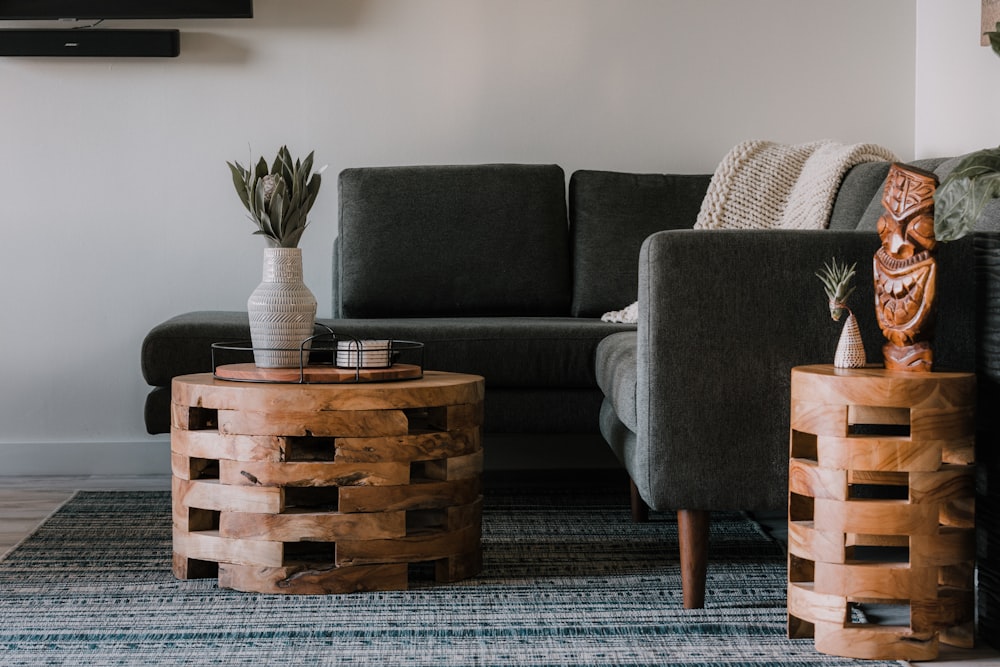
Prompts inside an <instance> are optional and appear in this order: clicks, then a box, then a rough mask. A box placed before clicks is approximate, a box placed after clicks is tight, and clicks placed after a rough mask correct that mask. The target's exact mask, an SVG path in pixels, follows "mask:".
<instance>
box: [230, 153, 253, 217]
mask: <svg viewBox="0 0 1000 667" xmlns="http://www.w3.org/2000/svg"><path fill="white" fill-rule="evenodd" d="M226 164H228V165H229V170H230V171H231V172H232V174H233V186H234V187H235V188H236V194H238V195H239V197H240V201H241V202H243V206H244V207H246V209H247V210H248V211H249V210H250V192H249V191H248V190H247V182H246V170H245V169H243V167H241V166H240V165H239V163H236V164H233V163H232V162H227V163H226Z"/></svg>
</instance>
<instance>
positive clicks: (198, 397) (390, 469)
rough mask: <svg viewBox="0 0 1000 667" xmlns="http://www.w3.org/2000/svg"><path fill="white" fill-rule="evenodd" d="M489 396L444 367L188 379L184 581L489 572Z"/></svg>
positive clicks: (178, 442) (319, 586)
mask: <svg viewBox="0 0 1000 667" xmlns="http://www.w3.org/2000/svg"><path fill="white" fill-rule="evenodd" d="M483 394H484V381H483V378H481V377H479V376H476V375H461V374H455V373H441V372H434V371H427V372H425V373H424V375H423V378H421V379H414V380H403V381H398V382H379V383H358V384H353V383H349V384H261V383H246V382H230V381H224V380H219V379H216V378H214V377H213V376H212V374H200V375H186V376H182V377H178V378H175V379H174V381H173V385H172V406H171V408H172V416H171V419H172V428H171V438H170V444H171V454H172V467H173V522H174V528H173V549H174V564H173V570H174V574H175V576H177V577H178V578H180V579H189V578H197V577H214V576H218V578H219V586H221V587H223V588H233V589H236V590H241V591H250V592H260V593H304V594H319V593H346V592H352V591H362V590H392V589H405V588H407V587H408V585H409V582H410V578H411V574H413V575H414V576H416V574H418V573H417V572H416V570H417V569H419V568H411V566H412V565H414V564H417V563H433V568H432V569H433V574H434V579H435V581H437V582H450V581H456V580H459V579H463V578H466V577H469V576H472V575H475V574H477V573H478V572H479V570H480V568H481V566H482V554H481V550H480V534H481V521H480V518H481V510H482V495H481V481H480V479H481V472H482V460H483V459H482V456H483V453H482V448H481V433H480V431H481V424H482V411H483ZM428 567H430V566H428ZM411 569H412V570H413V572H411ZM424 569H427V568H424Z"/></svg>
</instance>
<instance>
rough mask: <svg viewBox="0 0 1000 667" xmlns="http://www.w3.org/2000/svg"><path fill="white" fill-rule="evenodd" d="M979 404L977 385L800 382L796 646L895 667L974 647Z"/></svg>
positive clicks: (852, 376) (793, 557) (812, 372)
mask: <svg viewBox="0 0 1000 667" xmlns="http://www.w3.org/2000/svg"><path fill="white" fill-rule="evenodd" d="M975 400H976V381H975V376H974V375H973V374H972V373H938V372H934V373H907V372H899V371H886V370H884V369H881V368H862V369H835V368H834V367H833V366H801V367H797V368H794V369H792V387H791V438H790V450H791V452H790V454H791V455H790V459H789V467H788V486H789V501H788V519H789V521H788V634H789V636H790V637H810V636H814V637H815V642H816V649H817V650H818V651H820V652H822V653H828V654H831V655H838V656H844V657H852V658H877V659H884V660H931V659H934V658H935V657H937V654H938V642H939V641H941V642H944V643H946V644H950V645H954V646H961V647H969V648H970V647H971V646H972V643H973V634H974V629H973V620H974V611H973V609H974V598H975V593H974V588H975V584H974V576H975V574H974V569H975V520H974V519H975V515H974V504H975V466H974V457H975V449H974V446H975V420H974V409H975ZM855 603H858V604H868V605H880V606H881V607H880V608H882V609H883V610H884V614H885V616H886V617H887V618H889V619H897V620H896V624H894V625H892V624H876V623H862V622H852V615H851V608H852V605H854V604H855ZM900 623H902V624H900Z"/></svg>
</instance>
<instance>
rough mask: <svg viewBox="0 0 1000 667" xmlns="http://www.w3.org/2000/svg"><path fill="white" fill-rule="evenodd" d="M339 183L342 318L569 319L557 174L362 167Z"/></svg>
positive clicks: (529, 168)
mask: <svg viewBox="0 0 1000 667" xmlns="http://www.w3.org/2000/svg"><path fill="white" fill-rule="evenodd" d="M339 185H340V229H339V237H338V240H337V244H336V252H337V253H338V257H337V261H336V266H337V269H336V270H337V272H338V274H339V275H337V276H336V277H335V278H334V283H335V289H336V290H337V293H336V294H335V296H334V300H335V301H336V302H337V303H334V312H336V313H338V314H340V315H341V316H342V317H418V316H419V317H439V316H473V315H560V316H566V315H568V314H569V306H570V296H571V295H570V261H569V232H568V229H567V226H568V223H567V217H566V195H565V192H566V178H565V175H564V173H563V170H562V168H561V167H559V166H557V165H516V164H492V165H469V166H417V167H371V168H355V169H345V170H344V171H343V172H341V174H340V183H339Z"/></svg>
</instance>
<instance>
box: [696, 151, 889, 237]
mask: <svg viewBox="0 0 1000 667" xmlns="http://www.w3.org/2000/svg"><path fill="white" fill-rule="evenodd" d="M898 159H899V158H897V157H896V155H895V154H894V153H893V152H892V151H890V150H889V149H887V148H883V147H882V146H877V145H875V144H851V145H847V144H839V143H836V142H833V141H814V142H812V143H807V144H794V145H793V144H778V143H775V142H773V141H744V142H743V143H740V144H737V145H736V146H735V147H734V148H733V149H732V150H731V151H730V152H729V154H728V155H726V157H725V158H724V159H723V160H722V162H721V163H720V164H719V166H718V168H717V169H716V170H715V174H714V175H713V176H712V181H711V183H710V184H709V186H708V192H707V193H706V194H705V199H704V200H703V201H702V203H701V212H700V213H699V214H698V220H697V222H696V223H695V229H823V228H824V227H826V226H827V224H828V223H829V220H830V213H831V212H832V211H833V201H834V198H835V197H836V195H837V190H838V189H839V188H840V181H841V180H842V179H843V177H844V174H846V173H847V171H848V170H849V169H850V168H851V167H853V166H855V165H857V164H861V163H862V162H876V161H880V160H884V161H889V162H895V161H897V160H898Z"/></svg>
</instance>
